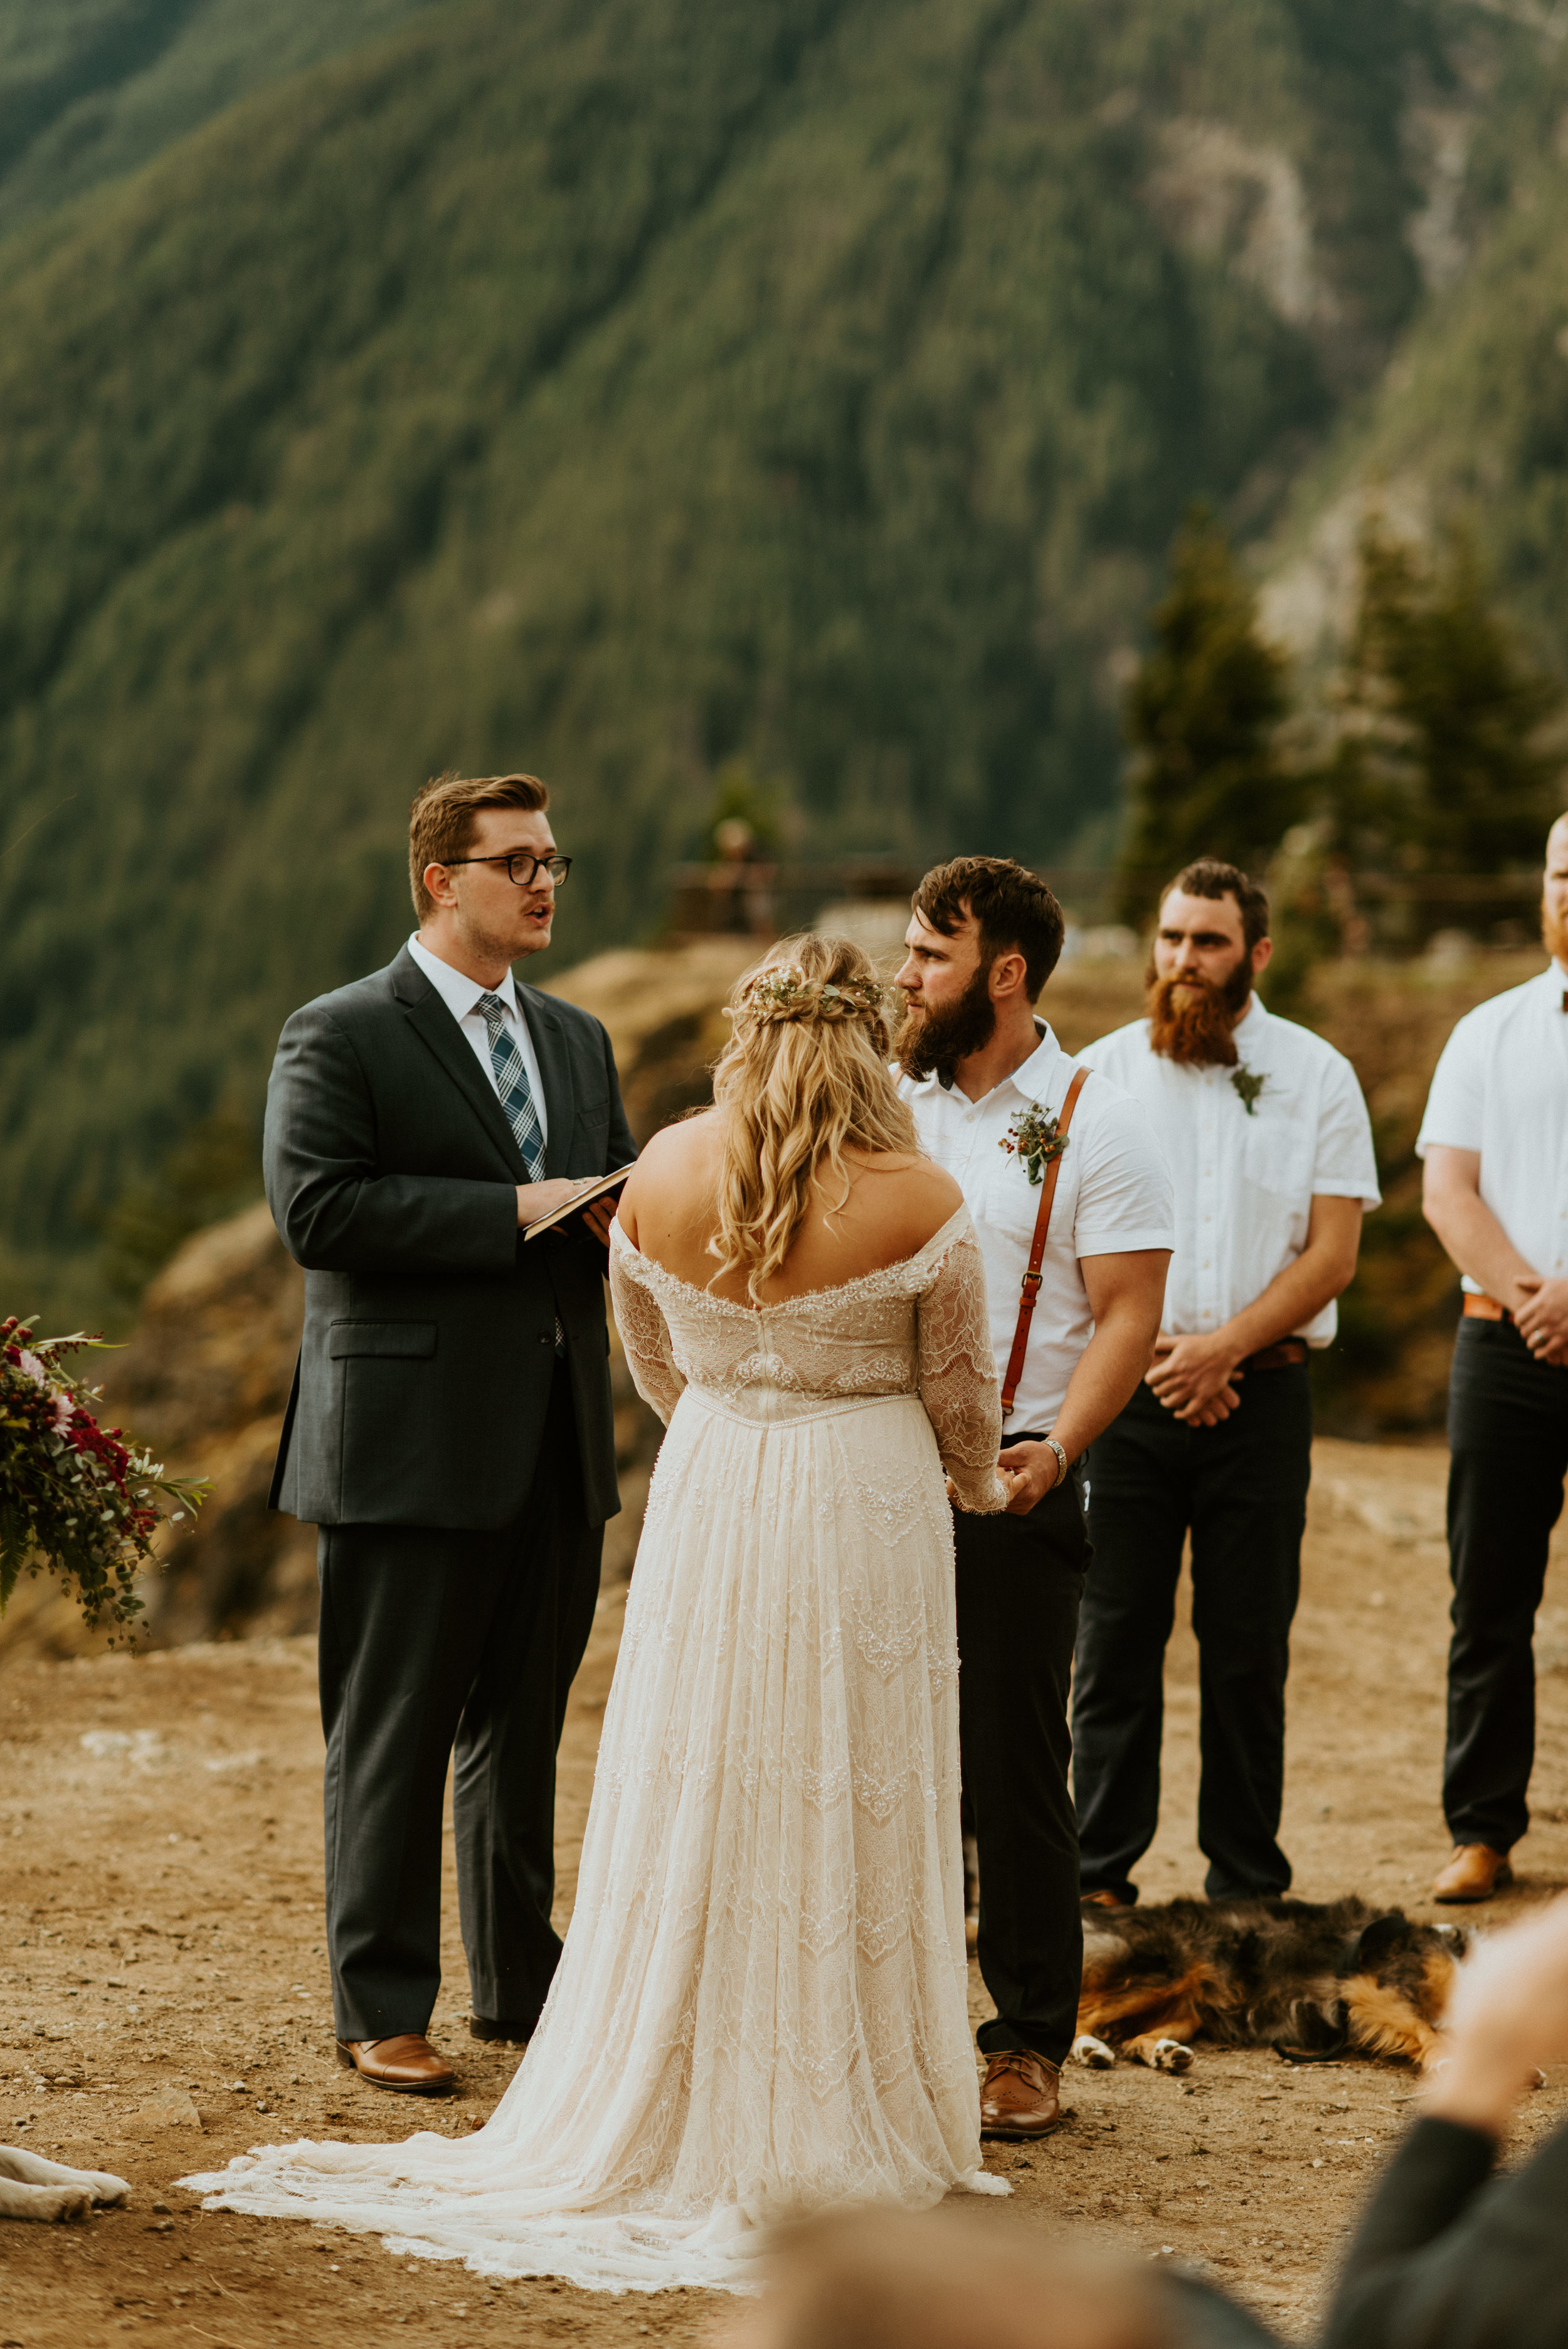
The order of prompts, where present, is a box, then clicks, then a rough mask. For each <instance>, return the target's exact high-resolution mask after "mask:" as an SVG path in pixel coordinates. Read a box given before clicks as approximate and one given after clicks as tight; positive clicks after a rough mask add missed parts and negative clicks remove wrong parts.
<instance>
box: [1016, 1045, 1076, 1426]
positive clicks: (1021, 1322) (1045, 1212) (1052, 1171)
mask: <svg viewBox="0 0 1568 2349" xmlns="http://www.w3.org/2000/svg"><path fill="white" fill-rule="evenodd" d="M1087 1076H1088V1070H1087V1069H1079V1070H1078V1073H1077V1074H1076V1075H1075V1077H1074V1078H1073V1081H1072V1082H1071V1084H1070V1085H1069V1086H1068V1097H1067V1099H1066V1101H1065V1102H1063V1103H1062V1111H1061V1115H1060V1116H1059V1117H1058V1118H1057V1140H1058V1141H1060V1142H1063V1143H1065V1142H1066V1140H1067V1138H1068V1126H1069V1125H1070V1124H1071V1123H1072V1122H1073V1111H1074V1110H1075V1108H1076V1107H1077V1106H1078V1095H1079V1093H1081V1092H1082V1091H1083V1083H1084V1079H1085V1078H1086V1077H1087ZM1061 1163H1062V1154H1061V1152H1060V1151H1059V1150H1058V1151H1057V1154H1056V1156H1055V1157H1054V1158H1053V1159H1051V1161H1050V1162H1049V1164H1047V1168H1046V1171H1045V1174H1044V1177H1043V1179H1042V1181H1041V1184H1040V1207H1039V1213H1038V1214H1037V1216H1036V1217H1035V1237H1034V1239H1033V1241H1032V1243H1031V1244H1030V1247H1029V1269H1028V1270H1027V1272H1026V1274H1025V1275H1024V1285H1023V1288H1022V1290H1021V1291H1020V1293H1019V1297H1018V1326H1017V1328H1016V1330H1014V1332H1013V1350H1012V1352H1011V1353H1010V1354H1009V1355H1008V1357H1007V1375H1006V1378H1005V1379H1004V1380H1003V1381H1002V1416H1003V1418H1004V1419H1007V1418H1009V1417H1010V1416H1011V1414H1012V1409H1013V1398H1014V1396H1015V1395H1016V1393H1017V1392H1018V1381H1019V1380H1020V1379H1021V1378H1022V1377H1023V1375H1024V1356H1025V1355H1026V1352H1027V1351H1028V1347H1029V1324H1030V1322H1031V1321H1032V1320H1033V1319H1034V1318H1035V1299H1037V1297H1038V1295H1039V1293H1040V1265H1041V1263H1042V1261H1043V1259H1044V1257H1045V1253H1046V1235H1047V1232H1048V1231H1049V1230H1050V1227H1051V1202H1052V1200H1053V1199H1054V1198H1055V1197H1056V1195H1057V1174H1058V1173H1059V1172H1060V1169H1061Z"/></svg>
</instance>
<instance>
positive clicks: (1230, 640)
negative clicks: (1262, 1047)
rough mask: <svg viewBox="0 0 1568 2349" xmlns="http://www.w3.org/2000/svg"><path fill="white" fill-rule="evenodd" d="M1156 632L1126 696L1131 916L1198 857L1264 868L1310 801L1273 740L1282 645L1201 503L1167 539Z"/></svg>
mask: <svg viewBox="0 0 1568 2349" xmlns="http://www.w3.org/2000/svg"><path fill="white" fill-rule="evenodd" d="M1153 633H1154V643H1153V646H1152V647H1151V648H1150V652H1149V653H1148V655H1147V657H1145V659H1144V660H1143V662H1142V664H1141V666H1140V669H1139V672H1138V675H1137V677H1136V678H1134V680H1133V683H1132V686H1131V688H1130V691H1129V694H1128V698H1127V713H1126V723H1127V732H1128V736H1129V739H1130V741H1131V743H1132V746H1133V751H1134V761H1133V767H1132V772H1131V786H1132V802H1133V804H1132V821H1131V823H1130V827H1129V833H1128V839H1127V845H1126V848H1125V851H1124V853H1123V855H1122V859H1121V868H1120V886H1119V900H1120V905H1121V910H1122V913H1123V916H1124V917H1125V918H1126V919H1127V920H1129V921H1130V922H1133V923H1135V924H1136V923H1140V922H1142V921H1143V920H1144V919H1146V918H1147V916H1148V915H1149V914H1150V911H1151V910H1152V908H1153V905H1154V902H1155V898H1156V896H1157V895H1158V892H1159V889H1160V886H1161V882H1162V881H1164V880H1166V879H1168V878H1169V877H1170V875H1171V874H1173V873H1175V872H1177V871H1178V870H1179V869H1180V868H1181V866H1182V865H1183V864H1188V863H1190V862H1191V860H1192V859H1193V858H1194V857H1198V856H1218V857H1222V858H1224V859H1225V860H1226V861H1227V862H1228V863H1230V864H1240V865H1242V866H1243V867H1248V868H1261V867H1262V865H1263V864H1265V863H1266V861H1267V858H1268V856H1269V854H1270V853H1271V851H1272V850H1273V849H1274V846H1275V845H1276V843H1278V841H1279V838H1280V835H1281V834H1282V833H1284V831H1285V829H1286V828H1287V827H1288V826H1289V825H1290V824H1292V823H1295V821H1296V820H1297V818H1298V816H1299V815H1300V814H1301V812H1302V805H1303V791H1302V786H1301V785H1300V783H1299V782H1298V781H1297V780H1296V778H1295V776H1293V775H1292V774H1291V773H1290V772H1289V771H1287V769H1286V768H1285V767H1284V765H1283V763H1282V761H1281V760H1280V758H1279V755H1278V752H1277V750H1276V749H1275V747H1274V738H1275V734H1276V731H1277V730H1278V727H1279V724H1280V721H1281V719H1283V718H1284V715H1285V712H1286V709H1288V707H1289V678H1288V670H1287V665H1286V662H1285V658H1284V654H1283V653H1281V652H1280V651H1279V650H1278V649H1277V648H1276V647H1274V646H1273V645H1271V644H1270V643H1269V642H1268V641H1267V639H1266V638H1265V637H1264V636H1262V635H1261V634H1260V632H1259V628H1258V615H1257V598H1256V596H1255V595H1253V591H1252V589H1251V587H1250V586H1249V585H1247V582H1246V581H1245V579H1244V578H1243V576H1242V574H1241V573H1240V571H1239V570H1238V569H1237V567H1236V564H1235V560H1234V558H1233V555H1232V553H1231V549H1230V544H1229V543H1228V541H1227V540H1226V538H1225V535H1224V533H1223V532H1222V530H1220V529H1219V527H1218V526H1217V525H1216V524H1215V523H1214V522H1213V521H1212V518H1211V517H1210V516H1209V514H1208V513H1207V512H1204V511H1203V510H1202V508H1201V507H1199V508H1194V509H1193V511H1192V512H1191V513H1190V514H1189V516H1188V518H1187V521H1186V523H1184V524H1183V526H1182V528H1181V532H1180V533H1179V534H1178V537H1177V539H1176V543H1175V545H1174V547H1173V548H1172V550H1171V581H1170V585H1169V586H1168V588H1167V589H1166V592H1165V595H1163V597H1162V598H1161V601H1160V603H1159V604H1158V605H1156V607H1155V610H1154V614H1153Z"/></svg>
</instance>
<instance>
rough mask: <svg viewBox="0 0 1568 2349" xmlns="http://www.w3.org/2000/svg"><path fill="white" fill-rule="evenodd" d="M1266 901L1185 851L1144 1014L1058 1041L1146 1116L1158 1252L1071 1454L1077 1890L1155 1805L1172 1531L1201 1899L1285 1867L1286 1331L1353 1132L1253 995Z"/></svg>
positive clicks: (1342, 1070)
mask: <svg viewBox="0 0 1568 2349" xmlns="http://www.w3.org/2000/svg"><path fill="white" fill-rule="evenodd" d="M1268 932H1269V905H1268V899H1267V897H1266V896H1265V895H1264V892H1263V891H1262V890H1261V889H1260V888H1258V887H1257V886H1256V885H1255V884H1253V882H1251V881H1249V880H1248V878H1247V876H1246V874H1244V873H1241V872H1238V870H1237V869H1236V867H1235V866H1234V865H1233V864H1219V863H1216V862H1215V861H1214V860H1213V859H1212V858H1208V857H1205V858H1203V859H1202V860H1201V861H1200V862H1199V863H1197V864H1190V865H1188V867H1187V868H1186V870H1185V872H1182V873H1180V874H1177V876H1176V878H1175V880H1174V881H1172V882H1171V885H1170V886H1169V887H1168V888H1167V890H1166V891H1165V894H1164V896H1163V898H1162V900H1161V906H1160V914H1159V921H1158V926H1157V928H1156V931H1155V937H1154V950H1153V955H1152V958H1151V961H1150V968H1149V973H1148V987H1149V1016H1148V1018H1147V1019H1137V1020H1134V1021H1133V1022H1132V1024H1131V1025H1130V1027H1127V1028H1119V1029H1118V1030H1116V1032H1115V1033H1114V1034H1113V1035H1109V1036H1105V1037H1102V1038H1101V1039H1100V1040H1099V1043H1097V1044H1091V1045H1090V1046H1089V1047H1088V1050H1086V1052H1085V1053H1084V1055H1083V1057H1084V1059H1085V1060H1086V1061H1088V1065H1089V1066H1090V1067H1091V1068H1092V1069H1095V1070H1097V1071H1099V1072H1100V1073H1101V1074H1102V1075H1104V1076H1106V1077H1109V1080H1110V1081H1111V1082H1112V1083H1113V1084H1117V1085H1120V1086H1121V1087H1123V1088H1124V1090H1125V1091H1126V1092H1130V1094H1131V1095H1132V1096H1133V1098H1134V1100H1135V1101H1137V1102H1140V1104H1141V1106H1142V1107H1143V1109H1144V1110H1145V1111H1146V1112H1147V1113H1148V1115H1149V1117H1150V1121H1151V1123H1152V1124H1153V1126H1154V1130H1155V1132H1156V1133H1158V1134H1159V1136H1160V1139H1161V1142H1162V1143H1163V1144H1164V1147H1165V1152H1166V1155H1167V1157H1168V1158H1169V1160H1170V1163H1171V1171H1172V1173H1173V1174H1174V1176H1175V1182H1176V1252H1175V1255H1174V1256H1173V1257H1172V1258H1171V1273H1170V1278H1169V1281H1168V1283H1167V1286H1166V1291H1165V1312H1164V1320H1163V1326H1162V1327H1161V1331H1160V1335H1159V1338H1158V1339H1157V1340H1156V1342H1155V1347H1154V1356H1153V1360H1152V1361H1151V1362H1150V1366H1149V1369H1148V1372H1147V1375H1146V1377H1145V1379H1144V1381H1143V1383H1142V1384H1141V1386H1140V1387H1139V1388H1138V1389H1137V1390H1136V1392H1134V1394H1133V1396H1132V1398H1131V1400H1130V1402H1129V1403H1128V1405H1127V1407H1126V1409H1125V1410H1124V1411H1123V1412H1122V1413H1121V1415H1120V1417H1119V1419H1117V1420H1116V1422H1115V1423H1114V1424H1112V1425H1111V1426H1110V1427H1109V1428H1107V1430H1106V1432H1105V1433H1104V1434H1103V1435H1102V1436H1101V1437H1100V1438H1099V1442H1098V1443H1097V1444H1096V1445H1095V1447H1094V1450H1093V1452H1092V1453H1091V1454H1090V1455H1089V1473H1088V1520H1089V1534H1090V1537H1091V1539H1092V1541H1093V1545H1094V1552H1093V1564H1092V1566H1091V1567H1090V1569H1089V1575H1088V1584H1087V1586H1086V1588H1085V1591H1084V1601H1083V1612H1082V1620H1081V1623H1080V1627H1079V1631H1078V1661H1077V1667H1076V1671H1075V1675H1074V1681H1073V1743H1074V1748H1075V1754H1076V1759H1075V1764H1074V1785H1075V1787H1076V1790H1077V1795H1078V1838H1079V1844H1080V1847H1081V1852H1082V1879H1083V1886H1084V1897H1085V1899H1087V1900H1091V1901H1094V1902H1097V1903H1098V1904H1099V1905H1100V1906H1101V1907H1104V1908H1126V1907H1130V1905H1131V1904H1132V1903H1133V1902H1134V1901H1135V1900H1136V1899H1137V1898H1138V1888H1137V1886H1136V1885H1135V1884H1134V1883H1133V1882H1132V1880H1131V1878H1132V1870H1133V1869H1134V1868H1136V1867H1137V1865H1138V1862H1139V1860H1140V1858H1141V1857H1142V1856H1143V1854H1144V1853H1145V1852H1146V1851H1147V1850H1148V1848H1149V1846H1150V1843H1151V1842H1152V1841H1153V1838H1154V1831H1155V1828H1156V1826H1157V1825H1158V1824H1159V1816H1160V1736H1161V1721H1162V1715H1163V1681H1164V1662H1165V1646H1166V1641H1167V1640H1169V1638H1170V1635H1171V1623H1172V1620H1173V1619H1174V1615H1175V1599H1176V1586H1177V1579H1178V1577H1179V1575H1180V1572H1181V1548H1182V1542H1183V1540H1184V1538H1185V1537H1186V1536H1187V1535H1188V1534H1189V1533H1191V1538H1192V1628H1193V1630H1194V1631H1195V1632H1196V1633H1197V1636H1198V1644H1199V1656H1200V1661H1199V1692H1200V1707H1201V1710H1200V1729H1199V1742H1200V1752H1201V1757H1202V1775H1201V1780H1200V1785H1199V1794H1198V1842H1199V1846H1200V1847H1201V1849H1202V1852H1203V1855H1204V1857H1205V1858H1206V1859H1207V1860H1208V1862H1209V1868H1208V1874H1207V1878H1206V1879H1205V1889H1206V1890H1207V1892H1208V1895H1209V1898H1210V1899H1212V1900H1223V1899H1234V1898H1236V1897H1238V1896H1240V1895H1243V1894H1247V1893H1277V1892H1283V1891H1284V1890H1285V1889H1286V1887H1287V1886H1288V1885H1289V1883H1290V1877H1291V1871H1290V1862H1289V1861H1288V1860H1287V1859H1286V1857H1285V1856H1284V1852H1283V1851H1282V1850H1281V1849H1280V1847H1279V1842H1278V1830H1279V1817H1280V1803H1281V1798H1282V1795H1283V1794H1284V1688H1285V1676H1286V1673H1287V1671H1288V1670H1289V1666H1290V1628H1291V1622H1292V1619H1293V1618H1294V1616H1295V1606H1296V1599H1297V1596H1298V1594H1299V1590H1300V1582H1301V1537H1302V1532H1303V1528H1304V1526H1305V1522H1306V1489H1307V1485H1308V1483H1309V1481H1310V1478H1311V1474H1312V1395H1311V1390H1310V1387H1309V1385H1308V1381H1307V1370H1306V1358H1307V1349H1308V1348H1309V1347H1315V1346H1326V1345H1328V1344H1329V1343H1330V1342H1331V1341H1332V1340H1333V1337H1334V1333H1335V1328H1336V1306H1335V1300H1336V1298H1337V1297H1338V1296H1339V1294H1340V1292H1341V1290H1342V1289H1344V1288H1346V1286H1347V1285H1348V1283H1349V1281H1350V1278H1351V1276H1352V1275H1353V1273H1354V1272H1355V1270H1356V1258H1357V1250H1358V1248H1359V1247H1360V1241H1361V1218H1362V1216H1363V1214H1364V1212H1365V1211H1366V1210H1367V1209H1368V1208H1371V1207H1375V1206H1377V1203H1378V1194H1377V1162H1376V1159H1375V1157H1374V1154H1373V1148H1372V1132H1371V1125H1370V1122H1369V1120H1368V1118H1367V1105H1366V1103H1365V1102H1364V1101H1363V1100H1362V1097H1361V1089H1360V1087H1359V1085H1358V1084H1357V1081H1356V1074H1355V1071H1354V1070H1353V1069H1352V1068H1351V1066H1350V1063H1349V1062H1348V1061H1346V1060H1345V1059H1344V1058H1343V1057H1342V1056H1341V1055H1340V1054H1339V1053H1338V1052H1336V1051H1335V1050H1334V1049H1333V1047H1332V1046H1331V1045H1329V1044H1326V1043H1325V1042H1324V1041H1323V1040H1322V1038H1321V1037H1319V1036H1315V1035H1313V1034H1312V1032H1311V1031H1310V1030H1308V1029H1305V1028H1301V1027H1298V1026H1296V1025H1295V1022H1294V1021H1293V1020H1289V1019H1278V1018H1276V1017H1274V1015H1273V1014H1271V1013H1270V1012H1268V1011H1265V1010H1264V1007H1263V1005H1262V1004H1261V1003H1260V1002H1259V1000H1258V999H1257V997H1256V995H1255V994H1254V993H1253V980H1254V979H1255V978H1257V977H1258V975H1259V974H1260V973H1261V972H1262V971H1263V970H1264V968H1266V967H1267V964H1268V960H1269V957H1270V954H1271V953H1272V951H1273V948H1272V946H1271V943H1270V939H1269V934H1268Z"/></svg>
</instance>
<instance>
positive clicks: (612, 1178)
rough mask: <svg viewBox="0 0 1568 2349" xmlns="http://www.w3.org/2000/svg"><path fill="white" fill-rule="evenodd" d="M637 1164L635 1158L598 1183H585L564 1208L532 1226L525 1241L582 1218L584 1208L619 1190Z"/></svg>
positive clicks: (541, 1218)
mask: <svg viewBox="0 0 1568 2349" xmlns="http://www.w3.org/2000/svg"><path fill="white" fill-rule="evenodd" d="M636 1163H637V1162H636V1160H635V1159H632V1160H631V1161H630V1163H629V1164H626V1165H624V1166H617V1167H616V1169H615V1171H614V1174H601V1175H600V1177H599V1179H598V1181H597V1182H596V1183H584V1184H583V1188H582V1189H581V1191H576V1192H574V1193H573V1195H572V1197H571V1198H570V1199H568V1200H567V1202H566V1205H565V1206H563V1207H557V1208H556V1210H555V1212H554V1214H553V1215H550V1216H541V1217H540V1218H539V1221H538V1222H537V1223H536V1224H530V1225H529V1226H528V1229H527V1230H526V1231H525V1232H524V1233H523V1236H522V1237H523V1238H524V1240H536V1239H537V1238H538V1237H539V1235H540V1233H541V1232H552V1231H553V1230H554V1229H555V1226H556V1225H557V1224H564V1223H566V1222H567V1221H569V1219H570V1218H571V1217H572V1216H580V1215H581V1214H582V1213H583V1208H584V1207H591V1206H593V1202H594V1200H595V1199H602V1198H603V1196H604V1194H605V1192H606V1191H614V1190H618V1189H619V1187H620V1185H622V1184H623V1183H624V1181H625V1179H626V1177H627V1175H628V1174H630V1173H631V1171H632V1168H633V1167H634V1165H635V1164H636Z"/></svg>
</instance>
